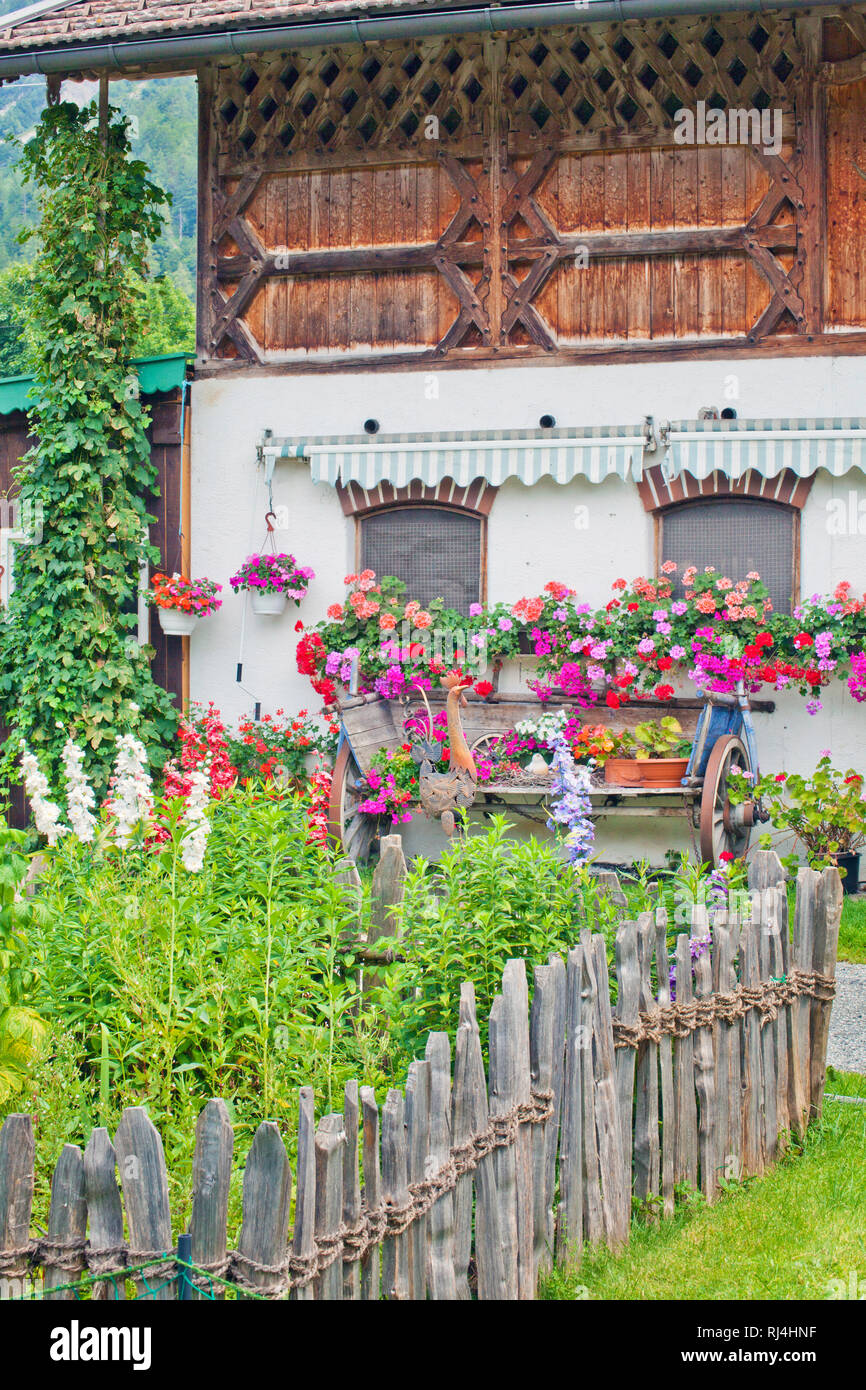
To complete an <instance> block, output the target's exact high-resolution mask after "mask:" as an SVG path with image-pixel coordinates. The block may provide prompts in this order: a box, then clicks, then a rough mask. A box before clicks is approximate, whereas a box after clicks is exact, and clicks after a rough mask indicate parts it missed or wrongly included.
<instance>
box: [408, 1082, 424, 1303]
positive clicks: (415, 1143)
mask: <svg viewBox="0 0 866 1390" xmlns="http://www.w3.org/2000/svg"><path fill="white" fill-rule="evenodd" d="M429 1129H430V1063H429V1062H411V1063H410V1064H409V1073H408V1076H407V1078H406V1147H407V1155H406V1171H407V1174H408V1178H409V1182H410V1183H420V1182H423V1180H424V1170H425V1168H426V1166H427V1153H428V1149H429V1145H430V1135H429ZM427 1227H428V1218H427V1217H426V1216H419V1217H416V1218H415V1220H414V1221H413V1222H412V1225H411V1226H410V1227H409V1230H408V1232H407V1236H408V1256H407V1258H408V1268H409V1297H410V1298H411V1299H415V1300H419V1299H423V1298H425V1297H426V1294H427Z"/></svg>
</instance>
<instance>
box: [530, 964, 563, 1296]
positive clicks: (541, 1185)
mask: <svg viewBox="0 0 866 1390" xmlns="http://www.w3.org/2000/svg"><path fill="white" fill-rule="evenodd" d="M534 980H535V988H534V990H533V993H532V1012H531V1013H530V1016H529V1045H530V1059H531V1060H530V1065H531V1073H532V1090H534V1091H536V1092H537V1093H538V1094H539V1095H544V1094H545V1093H546V1092H548V1091H549V1092H551V1094H552V1093H553V1071H554V1054H555V1051H556V1043H555V1041H554V1026H555V1021H556V974H555V971H554V968H553V966H552V965H538V966H536V967H535V972H534ZM560 1050H561V1049H560ZM551 1104H552V1102H551ZM553 1124H555V1120H553V1119H550V1120H545V1122H544V1124H535V1125H533V1126H532V1129H531V1132H530V1136H529V1142H530V1147H531V1153H532V1249H533V1263H534V1271H533V1272H534V1279H535V1281H536V1282H537V1280H538V1274H539V1271H540V1270H548V1269H550V1268H551V1265H552V1261H553V1209H552V1200H551V1199H552V1195H553V1192H552V1188H548V1185H547V1139H548V1135H547V1131H548V1129H549V1128H550V1126H551V1125H553Z"/></svg>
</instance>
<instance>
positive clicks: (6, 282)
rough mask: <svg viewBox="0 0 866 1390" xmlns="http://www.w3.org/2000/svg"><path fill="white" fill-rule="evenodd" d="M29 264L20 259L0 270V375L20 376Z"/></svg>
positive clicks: (23, 367)
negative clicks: (16, 263) (18, 261)
mask: <svg viewBox="0 0 866 1390" xmlns="http://www.w3.org/2000/svg"><path fill="white" fill-rule="evenodd" d="M29 293H30V267H29V265H26V264H25V263H24V262H20V263H19V264H18V265H10V266H7V268H6V269H5V270H0V376H24V374H25V373H26V372H28V371H29V370H30V367H29V361H28V356H27V299H28V295H29Z"/></svg>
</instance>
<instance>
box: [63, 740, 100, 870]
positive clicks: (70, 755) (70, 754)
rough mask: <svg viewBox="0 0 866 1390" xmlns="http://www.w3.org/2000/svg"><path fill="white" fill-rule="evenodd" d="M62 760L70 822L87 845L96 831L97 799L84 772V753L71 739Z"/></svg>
mask: <svg viewBox="0 0 866 1390" xmlns="http://www.w3.org/2000/svg"><path fill="white" fill-rule="evenodd" d="M62 758H63V772H64V776H65V778H66V808H67V811H68V812H69V822H70V824H71V826H72V830H73V832H74V834H75V835H76V836H77V838H78V839H79V840H80V841H81V843H82V844H85V845H86V844H89V843H90V842H91V840H92V839H93V836H94V833H95V831H96V817H95V815H94V814H93V808H94V806H95V805H96V797H95V796H94V794H93V788H92V787H91V785H90V783H89V782H88V780H87V774H86V773H85V771H84V751H83V749H81V748H79V747H78V744H77V743H74V742H73V741H72V739H71V738H69V739H67V740H66V743H65V744H64V747H63V753H62Z"/></svg>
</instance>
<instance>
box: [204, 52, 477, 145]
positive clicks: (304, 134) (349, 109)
mask: <svg viewBox="0 0 866 1390" xmlns="http://www.w3.org/2000/svg"><path fill="white" fill-rule="evenodd" d="M489 95H490V82H489V73H488V72H487V69H486V67H485V64H484V56H483V41H482V40H481V39H480V38H476V37H473V36H469V37H465V38H461V39H460V40H459V42H452V40H450V39H443V40H442V41H441V42H440V41H434V42H432V43H431V41H430V40H426V41H424V42H423V43H421V42H419V43H416V44H409V45H407V44H405V43H382V44H375V45H370V46H366V45H365V46H360V45H359V46H357V47H354V48H327V49H324V48H323V49H315V50H312V51H307V50H305V51H303V52H294V53H289V54H285V55H282V54H281V55H280V56H279V57H278V58H265V57H262V58H256V59H255V60H251V61H250V62H248V63H246V64H245V65H243V66H242V67H232V68H221V69H220V70H219V84H218V89H217V95H216V103H215V104H216V112H217V120H216V128H217V132H218V148H219V152H220V154H221V155H223V156H225V157H226V158H227V159H228V160H230V161H239V162H241V163H243V162H245V161H247V160H248V159H249V158H250V157H252V158H254V159H257V160H260V159H265V160H267V159H274V158H277V159H279V158H285V157H286V156H288V155H291V154H293V153H294V152H295V151H297V150H302V149H303V150H308V151H313V152H314V153H319V154H323V153H325V152H330V151H341V150H345V151H365V150H367V151H374V150H378V151H386V150H387V151H388V153H389V154H391V153H399V152H401V151H405V150H410V149H417V148H418V147H419V145H420V146H421V147H422V148H423V146H424V145H425V144H426V146H427V149H428V151H429V148H430V141H429V139H428V138H427V137H426V136H425V129H428V128H429V127H427V126H426V125H425V123H426V121H427V118H428V117H430V116H433V117H435V118H436V120H437V121H438V122H439V126H440V131H441V132H444V135H443V138H445V139H449V140H460V141H463V140H466V139H467V138H468V137H471V136H473V135H480V133H481V130H482V125H483V119H484V111H485V109H486V107H487V103H488V100H489Z"/></svg>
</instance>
